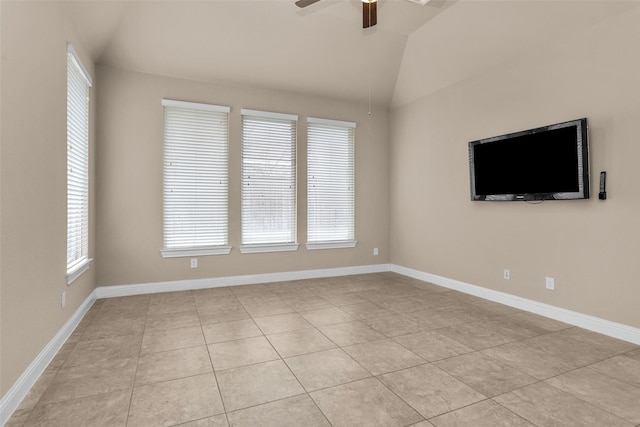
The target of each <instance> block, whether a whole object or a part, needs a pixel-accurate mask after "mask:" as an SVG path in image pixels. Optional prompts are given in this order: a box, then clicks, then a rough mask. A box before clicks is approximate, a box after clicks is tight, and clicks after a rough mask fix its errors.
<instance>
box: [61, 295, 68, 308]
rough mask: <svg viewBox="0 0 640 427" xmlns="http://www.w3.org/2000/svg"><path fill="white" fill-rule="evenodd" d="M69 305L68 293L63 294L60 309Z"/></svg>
mask: <svg viewBox="0 0 640 427" xmlns="http://www.w3.org/2000/svg"><path fill="white" fill-rule="evenodd" d="M65 305H67V292H66V291H64V292H62V296H61V297H60V308H64V306H65Z"/></svg>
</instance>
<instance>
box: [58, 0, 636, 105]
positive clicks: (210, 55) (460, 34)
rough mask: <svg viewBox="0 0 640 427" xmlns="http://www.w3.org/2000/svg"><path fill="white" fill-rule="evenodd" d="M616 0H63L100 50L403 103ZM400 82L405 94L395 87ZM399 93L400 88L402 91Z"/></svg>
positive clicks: (544, 39)
mask: <svg viewBox="0 0 640 427" xmlns="http://www.w3.org/2000/svg"><path fill="white" fill-rule="evenodd" d="M638 5H640V2H638V1H612V0H594V1H587V0H564V1H558V0H554V1H545V0H502V1H500V0H498V1H485V0H431V2H430V3H428V4H427V5H426V6H421V5H418V4H415V3H412V2H409V1H408V0H378V25H377V26H375V27H373V28H371V29H367V30H363V29H362V28H361V27H362V11H361V7H362V6H361V2H360V0H322V1H320V2H318V3H316V4H314V5H312V6H309V7H307V8H305V9H300V8H298V7H296V6H295V5H294V0H199V1H191V0H147V1H139V0H124V1H115V0H111V1H110V0H107V1H103V0H78V1H66V2H63V7H65V8H66V11H67V13H68V15H69V16H70V17H71V20H72V21H73V22H74V24H75V26H76V30H77V32H78V34H79V36H80V37H81V38H82V40H83V41H84V45H85V47H86V48H87V49H88V50H89V52H90V54H91V56H92V58H93V59H94V61H95V62H96V63H98V64H106V65H111V66H114V67H117V68H121V69H127V70H133V71H139V72H144V73H150V74H158V75H164V76H170V77H177V78H182V79H191V80H198V81H205V82H207V81H208V82H227V83H232V84H242V85H251V86H255V87H264V88H271V89H277V90H284V91H292V92H298V93H303V94H308V95H315V96H327V97H334V98H342V99H348V100H357V101H363V100H367V98H368V96H369V93H370V94H371V97H372V99H373V102H378V103H382V104H383V105H386V106H389V105H391V103H392V100H393V104H394V105H396V106H397V105H401V104H403V103H406V102H410V101H411V100H412V99H416V97H417V96H423V95H425V94H428V93H432V92H434V91H436V90H438V89H439V88H442V87H445V86H447V85H450V84H454V83H455V82H456V81H460V80H462V79H464V78H468V77H470V76H472V75H474V74H478V73H481V72H487V71H489V70H490V69H492V68H495V67H499V66H501V64H508V63H510V62H512V61H514V60H516V61H517V60H518V58H519V57H522V56H523V55H524V54H525V53H526V52H527V51H531V50H535V49H540V48H544V47H545V46H548V45H549V43H556V42H559V41H560V40H561V38H562V37H566V36H567V35H568V34H571V33H573V32H576V31H580V30H582V29H583V28H584V27H585V26H587V27H588V26H590V25H595V24H596V23H597V22H598V21H601V20H604V19H606V18H607V16H609V15H613V14H618V13H624V12H625V11H626V10H628V9H629V8H634V7H638ZM394 91H395V92H394ZM394 93H395V97H394Z"/></svg>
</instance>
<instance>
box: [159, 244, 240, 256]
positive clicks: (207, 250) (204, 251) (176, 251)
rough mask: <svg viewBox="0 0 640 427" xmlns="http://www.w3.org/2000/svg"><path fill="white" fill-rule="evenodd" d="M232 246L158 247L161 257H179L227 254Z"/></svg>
mask: <svg viewBox="0 0 640 427" xmlns="http://www.w3.org/2000/svg"><path fill="white" fill-rule="evenodd" d="M231 249H232V246H203V247H201V248H164V249H160V253H161V254H162V258H179V257H190V256H206V255H229V254H230V253H231Z"/></svg>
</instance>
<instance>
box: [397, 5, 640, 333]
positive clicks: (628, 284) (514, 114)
mask: <svg viewBox="0 0 640 427" xmlns="http://www.w3.org/2000/svg"><path fill="white" fill-rule="evenodd" d="M480 3H483V2H480ZM559 3H563V4H564V5H565V6H566V5H567V4H568V3H567V2H559ZM580 3H581V2H573V4H574V7H577V8H579V7H580ZM462 4H463V3H460V4H459V5H462ZM496 4H504V2H497V3H496ZM544 4H545V7H547V5H548V6H549V7H552V6H553V4H552V2H544ZM602 4H603V3H601V5H602ZM457 7H458V6H454V7H452V8H450V9H448V11H447V14H448V15H447V16H446V19H448V20H449V22H450V23H451V25H454V26H453V27H450V26H441V27H440V28H442V32H441V33H440V34H437V33H434V32H433V29H430V30H429V32H428V33H427V32H420V31H418V32H417V33H415V34H414V35H413V36H412V38H410V40H409V44H408V47H407V50H406V51H405V57H404V62H403V67H405V66H406V64H410V67H423V68H422V70H423V71H424V70H427V69H428V68H429V67H431V66H434V64H433V62H431V61H430V59H431V58H430V51H429V50H428V49H422V50H421V49H419V48H418V47H419V46H420V45H421V44H422V43H424V46H427V45H429V43H431V42H430V41H429V40H427V39H426V37H429V38H430V37H436V40H438V43H441V44H443V46H440V47H439V48H440V49H441V50H443V51H444V50H446V49H447V47H450V50H451V51H455V50H456V47H455V45H454V44H455V43H459V42H460V40H459V39H456V38H451V37H448V34H447V33H445V29H446V31H449V32H451V33H452V34H455V33H464V32H465V30H466V29H467V28H469V27H472V26H473V25H475V24H474V20H476V18H474V17H473V16H472V15H470V14H467V13H465V10H463V9H459V8H458V9H457ZM478 7H480V6H478ZM487 7H489V6H487ZM521 7H522V10H521V13H522V14H523V15H524V16H526V17H527V18H530V19H533V18H532V15H531V14H528V10H527V7H528V6H527V3H524V2H523V3H522V6H521ZM629 7H631V9H629V10H627V11H625V12H624V13H620V14H614V15H613V16H612V17H610V18H609V19H607V20H605V21H603V22H597V23H593V24H592V25H589V26H587V27H585V28H582V29H580V30H579V31H577V32H575V33H573V34H570V35H564V36H563V37H560V38H557V39H555V40H553V41H552V42H545V43H542V44H539V45H537V46H535V45H532V46H530V47H531V49H530V51H528V52H527V53H525V52H522V54H521V55H519V56H518V57H517V58H516V60H515V61H511V62H508V63H502V64H500V63H497V64H496V66H495V67H493V69H490V70H488V71H487V72H486V73H481V74H476V75H474V76H470V77H466V78H464V79H462V80H460V81H458V82H454V83H452V84H451V85H450V86H448V87H446V88H442V89H439V90H436V91H433V92H427V91H426V90H425V92H423V93H422V94H420V96H418V97H416V96H415V94H413V96H412V97H409V96H408V93H406V94H404V95H403V96H402V97H400V98H402V99H406V100H409V98H414V99H411V100H410V101H409V102H407V103H405V104H402V105H399V106H397V108H395V109H393V110H392V113H391V141H392V145H391V162H390V163H391V165H390V167H391V177H390V178H391V200H390V206H391V236H392V238H391V253H392V256H391V262H392V263H395V264H399V265H402V266H406V267H410V268H414V269H417V270H421V271H425V272H429V273H433V274H437V275H440V276H444V277H448V278H453V279H457V280H460V281H464V282H467V283H471V284H475V285H479V286H483V287H486V288H490V289H494V290H498V291H503V292H507V293H510V294H514V295H518V296H521V297H525V298H529V299H532V300H535V301H540V302H544V303H548V304H552V305H556V306H559V307H563V308H566V309H570V310H575V311H578V312H582V313H586V314H590V315H594V316H598V317H601V318H604V319H609V320H612V321H616V322H621V323H624V324H627V325H630V326H634V327H640V310H639V309H638V301H640V287H639V281H638V279H639V278H640V262H638V260H640V179H639V178H638V172H639V170H638V159H639V158H640V144H639V140H638V134H639V131H638V123H639V121H638V117H639V114H640V79H639V78H638V76H640V57H639V56H638V55H637V48H638V46H640V27H639V26H638V22H640V8H639V7H638V5H637V4H634V5H629ZM577 11H578V10H577ZM493 12H494V13H493V14H489V13H487V14H486V16H483V17H482V18H483V19H488V20H489V21H488V22H484V24H483V25H484V26H486V27H487V28H494V27H497V28H498V29H496V31H497V32H499V27H500V26H501V25H507V24H506V23H507V22H509V21H508V20H507V19H505V16H502V15H501V14H500V11H499V9H498V8H497V7H494V10H493ZM512 12H513V11H512ZM547 13H549V14H551V15H553V10H548V12H547ZM492 16H493V18H492ZM569 16H572V15H569ZM575 16H580V13H576V14H575ZM476 17H477V15H476ZM443 19H444V18H443ZM568 19H571V18H568ZM576 19H577V18H576ZM570 23H571V22H568V24H570ZM456 25H457V26H456ZM434 27H435V28H438V25H437V24H434ZM545 31H546V29H545ZM549 31H551V32H553V31H554V29H553V28H549ZM464 34H465V35H466V37H468V38H473V34H469V33H464ZM421 37H425V39H424V40H423V39H421ZM513 37H514V39H517V34H516V33H514V35H513ZM447 43H452V44H451V45H450V46H447ZM507 43H508V42H507ZM484 47H485V46H483V45H481V44H480V45H476V46H475V49H477V50H478V51H480V52H482V51H483V50H482V49H483V48H484ZM488 50H491V49H490V48H489V47H488ZM420 70H421V69H420V68H417V69H416V68H412V69H411V72H405V71H403V70H401V73H400V75H401V79H399V81H398V84H397V87H398V88H403V87H407V82H406V81H404V80H403V79H402V76H405V77H406V78H410V76H411V75H413V76H418V75H420V74H421V73H420ZM422 76H423V78H424V79H427V80H428V78H429V77H428V76H429V73H427V72H423V73H422ZM427 86H428V84H425V85H424V87H425V89H426V88H427ZM580 117H587V118H588V119H589V125H590V138H591V140H590V143H591V183H592V187H594V188H593V189H592V191H591V196H592V198H591V199H589V200H580V201H547V202H544V203H542V204H538V205H532V204H526V203H523V202H513V203H509V202H504V203H500V202H471V201H470V196H469V169H468V168H469V165H468V157H467V156H468V153H467V142H468V141H471V140H475V139H480V138H484V137H490V136H494V135H500V134H503V133H507V132H512V131H517V130H522V129H528V128H532V127H536V126H541V125H545V124H551V123H556V122H561V121H565V120H571V119H576V118H580ZM603 170H606V171H607V172H608V192H609V199H608V200H606V201H600V200H598V190H597V182H598V181H597V180H598V176H599V172H600V171H603ZM507 268H508V269H510V270H511V276H512V278H511V280H509V281H507V280H504V279H503V278H502V273H503V269H507ZM545 276H552V277H554V278H555V280H556V282H555V283H556V290H555V291H553V292H552V291H547V290H545Z"/></svg>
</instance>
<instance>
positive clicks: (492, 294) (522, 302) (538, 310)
mask: <svg viewBox="0 0 640 427" xmlns="http://www.w3.org/2000/svg"><path fill="white" fill-rule="evenodd" d="M391 271H393V272H394V273H398V274H402V275H404V276H409V277H413V278H414V279H418V280H423V281H425V282H431V283H433V284H435V285H439V286H443V287H445V288H449V289H453V290H456V291H460V292H464V293H466V294H471V295H475V296H477V297H480V298H484V299H487V300H490V301H494V302H498V303H500V304H504V305H508V306H510V307H515V308H519V309H521V310H525V311H529V312H531V313H535V314H539V315H541V316H545V317H549V318H551V319H555V320H559V321H561V322H565V323H568V324H570V325H574V326H579V327H581V328H584V329H588V330H590V331H593V332H598V333H600V334H603V335H607V336H610V337H613V338H617V339H620V340H623V341H628V342H630V343H633V344H638V345H640V329H638V328H634V327H632V326H628V325H624V324H622V323H616V322H612V321H610V320H605V319H601V318H599V317H595V316H590V315H588V314H583V313H579V312H577V311H571V310H567V309H564V308H561V307H556V306H553V305H550V304H545V303H541V302H537V301H533V300H530V299H526V298H522V297H518V296H515V295H511V294H507V293H504V292H499V291H494V290H492V289H487V288H483V287H481V286H476V285H472V284H469V283H465V282H461V281H459V280H454V279H449V278H447V277H442V276H437V275H435V274H431V273H425V272H423V271H419V270H414V269H411V268H407V267H402V266H399V265H395V264H391Z"/></svg>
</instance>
